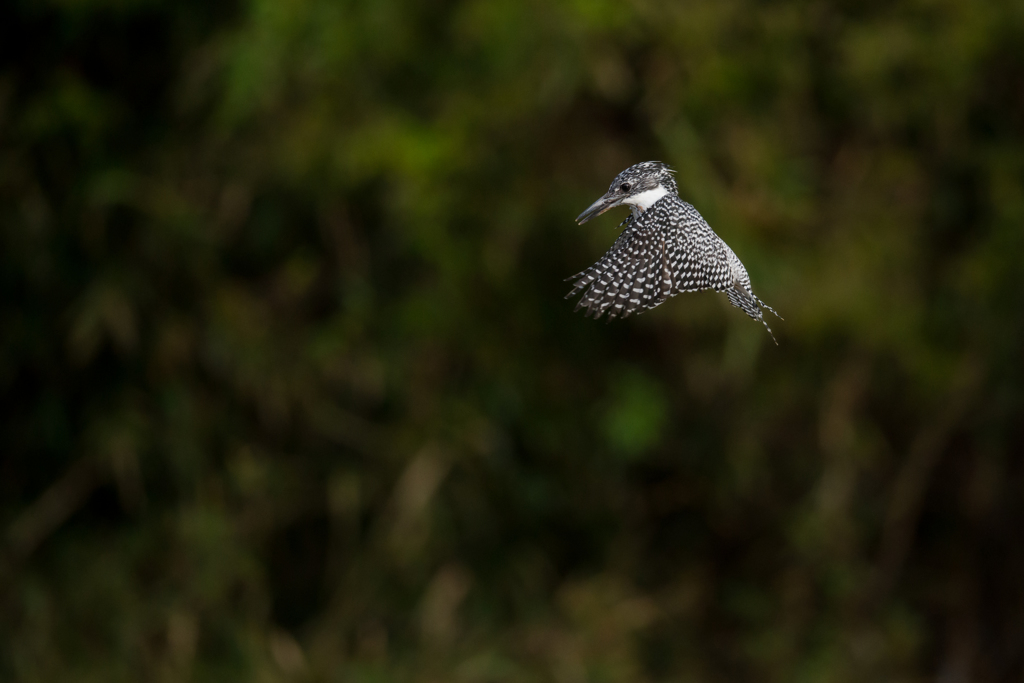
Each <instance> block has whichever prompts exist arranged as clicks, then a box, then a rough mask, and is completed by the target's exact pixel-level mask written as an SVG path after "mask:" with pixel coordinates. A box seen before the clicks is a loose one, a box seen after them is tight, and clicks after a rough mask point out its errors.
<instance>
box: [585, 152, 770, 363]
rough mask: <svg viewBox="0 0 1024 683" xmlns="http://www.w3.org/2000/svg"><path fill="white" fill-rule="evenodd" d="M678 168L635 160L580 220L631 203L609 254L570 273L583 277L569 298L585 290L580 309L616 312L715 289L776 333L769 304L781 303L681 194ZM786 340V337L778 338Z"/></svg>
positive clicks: (597, 315)
mask: <svg viewBox="0 0 1024 683" xmlns="http://www.w3.org/2000/svg"><path fill="white" fill-rule="evenodd" d="M672 173H673V171H672V169H670V168H669V167H668V166H666V165H665V164H663V163H661V162H660V161H645V162H643V163H640V164H636V165H634V166H630V167H629V168H627V169H626V170H625V171H623V172H622V173H620V174H619V175H617V176H616V177H615V180H613V181H612V184H611V187H609V188H608V192H606V193H605V194H604V196H602V197H601V198H600V199H598V200H597V201H596V202H594V203H593V204H591V205H590V206H589V207H588V208H587V210H586V211H584V212H583V213H581V214H580V215H579V217H578V218H577V219H576V222H577V223H580V224H581V225H582V224H583V223H586V222H587V221H588V220H590V219H591V218H594V217H595V216H600V215H601V214H602V213H604V212H605V211H607V210H608V209H611V208H613V207H616V206H620V205H622V204H626V205H628V206H629V208H630V209H631V213H630V216H629V217H628V218H626V220H625V221H623V223H622V225H625V226H626V227H625V228H624V229H623V231H622V233H621V234H620V235H619V237H618V239H616V240H615V243H614V244H612V247H611V249H609V250H608V253H606V254H605V255H604V256H602V257H601V260H600V261H598V262H597V263H595V264H594V265H592V266H591V267H590V268H587V269H586V270H584V271H583V272H582V273H577V274H576V275H573V276H572V277H570V278H567V280H575V283H574V285H573V288H572V291H571V292H569V294H567V295H566V297H565V298H567V299H568V298H571V297H574V296H576V295H577V294H579V293H580V292H582V293H583V297H582V298H581V299H580V301H579V303H577V304H576V310H577V311H578V310H579V309H581V308H584V309H586V313H585V314H586V315H588V316H591V315H592V316H593V317H594V318H600V317H601V316H602V315H603V314H605V313H607V314H608V319H609V320H611V319H614V318H616V317H620V318H625V317H628V316H630V315H632V314H633V313H640V312H642V311H644V310H647V309H651V308H654V307H655V306H657V305H659V304H660V303H662V302H664V301H665V300H666V299H668V298H669V297H671V296H675V295H676V294H678V293H679V292H697V291H700V290H702V289H713V290H715V291H716V292H724V293H725V295H726V296H727V297H729V302H730V303H731V304H732V305H733V306H736V307H737V308H739V309H741V310H742V311H743V312H744V313H746V314H747V315H749V316H750V317H751V318H753V319H754V320H760V321H761V322H762V323H763V324H764V326H765V329H767V330H768V334H769V335H771V337H772V340H773V341H774V340H775V335H773V334H772V330H771V328H770V327H768V323H767V322H766V321H765V319H764V316H763V315H762V311H761V309H762V308H763V309H767V310H769V311H771V312H772V313H773V314H774V315H776V316H778V317H779V318H780V319H781V316H779V314H778V313H775V310H774V309H772V308H771V306H769V305H768V304H766V303H764V302H763V301H761V300H760V299H759V298H757V296H756V295H755V294H754V292H753V290H751V289H750V276H749V275H747V269H746V268H744V267H743V264H742V263H740V260H739V259H738V258H736V254H734V253H733V251H732V249H730V248H729V245H727V244H726V243H725V242H723V241H722V238H721V237H719V236H718V235H716V234H715V231H714V230H712V229H711V226H709V225H708V224H707V221H705V220H704V218H703V217H702V216H701V215H700V214H699V213H697V209H695V208H693V206H692V205H690V204H688V203H686V202H684V201H683V200H682V199H680V198H679V189H678V187H677V186H676V181H675V178H673V177H672ZM776 343H778V342H776Z"/></svg>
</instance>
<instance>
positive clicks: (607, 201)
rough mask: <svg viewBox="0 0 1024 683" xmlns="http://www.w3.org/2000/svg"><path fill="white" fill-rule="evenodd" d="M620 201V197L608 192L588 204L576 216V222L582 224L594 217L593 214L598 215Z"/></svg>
mask: <svg viewBox="0 0 1024 683" xmlns="http://www.w3.org/2000/svg"><path fill="white" fill-rule="evenodd" d="M621 203H622V200H621V199H620V198H618V197H615V196H613V195H612V194H610V193H609V194H606V195H604V196H603V197H601V198H600V199H598V200H597V201H596V202H594V203H593V204H591V205H590V206H588V207H587V210H586V211H584V212H583V213H581V214H580V215H579V216H577V217H576V222H577V223H579V224H580V225H583V224H584V223H586V222H587V221H589V220H590V219H591V218H594V217H595V216H600V215H601V214H602V213H604V212H605V211H607V210H608V209H610V208H612V207H615V206H618V205H619V204H621Z"/></svg>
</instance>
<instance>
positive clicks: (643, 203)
mask: <svg viewBox="0 0 1024 683" xmlns="http://www.w3.org/2000/svg"><path fill="white" fill-rule="evenodd" d="M667 194H668V190H666V189H665V187H664V186H663V185H658V186H657V187H656V188H654V189H653V190H647V191H646V192H641V193H640V194H635V195H633V196H632V197H629V198H627V199H623V200H622V203H623V204H629V208H630V209H632V211H633V217H634V218H635V217H637V216H639V215H640V214H641V213H642V212H644V211H646V210H647V209H649V208H651V207H652V206H654V202H656V201H658V200H659V199H661V198H662V197H664V196H665V195H667Z"/></svg>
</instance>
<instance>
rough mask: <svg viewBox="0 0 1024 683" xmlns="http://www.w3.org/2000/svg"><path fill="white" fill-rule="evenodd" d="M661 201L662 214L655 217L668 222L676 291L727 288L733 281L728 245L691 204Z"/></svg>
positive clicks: (667, 239)
mask: <svg viewBox="0 0 1024 683" xmlns="http://www.w3.org/2000/svg"><path fill="white" fill-rule="evenodd" d="M673 199H674V200H675V201H673V202H666V203H665V206H660V205H657V206H655V207H654V209H657V210H659V213H660V214H662V215H660V216H652V217H651V220H652V221H654V222H656V223H658V224H659V225H663V226H665V227H664V228H663V232H664V234H665V255H666V260H667V267H668V269H669V271H670V272H671V274H672V289H671V293H670V296H671V295H672V294H678V293H679V292H697V291H700V290H702V289H713V290H715V291H716V292H724V291H726V290H727V289H729V287H730V286H731V285H732V272H731V270H730V265H729V259H728V247H726V245H725V243H724V242H722V240H721V239H720V238H719V237H718V235H716V234H715V232H714V231H713V230H712V229H711V227H710V226H709V225H708V224H707V222H706V221H705V220H704V218H703V217H702V216H701V215H700V214H699V213H697V210H696V209H694V208H693V207H692V206H691V205H689V204H687V203H686V202H683V201H682V200H679V199H677V198H673Z"/></svg>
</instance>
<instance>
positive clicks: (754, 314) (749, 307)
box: [725, 282, 784, 346]
mask: <svg viewBox="0 0 1024 683" xmlns="http://www.w3.org/2000/svg"><path fill="white" fill-rule="evenodd" d="M725 295H726V296H727V297H729V303H731V304H732V305H733V306H735V307H736V308H738V309H740V310H742V311H743V312H744V313H746V314H747V315H749V316H750V317H751V318H753V319H754V320H759V321H761V324H762V325H764V329H766V330H768V336H770V337H771V338H772V341H773V342H775V345H776V346H778V345H779V342H778V340H777V339H776V338H775V335H774V334H773V333H772V328H770V327H768V321H767V320H765V319H764V313H763V312H762V311H761V309H762V308H763V309H765V310H768V311H771V312H772V315H774V316H775V317H776V318H778V319H779V320H784V318H783V317H782V316H781V315H779V314H778V313H776V312H775V309H774V308H772V307H771V306H769V305H768V304H766V303H765V302H763V301H761V300H760V299H759V298H758V297H757V295H756V294H754V293H753V292H752V291H750V290H749V289H747V288H746V287H744V286H742V285H741V284H739V283H738V282H737V283H733V286H732V287H730V288H729V289H727V290H725Z"/></svg>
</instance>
